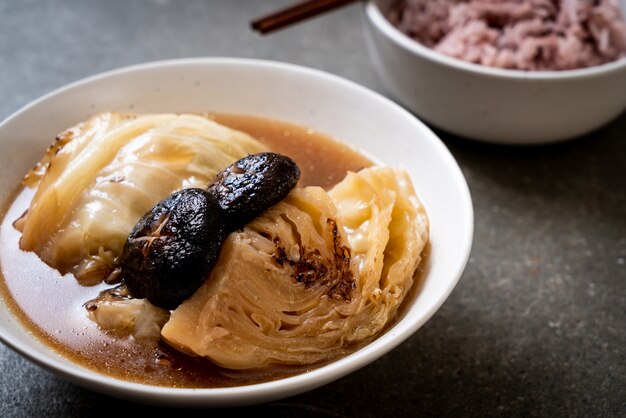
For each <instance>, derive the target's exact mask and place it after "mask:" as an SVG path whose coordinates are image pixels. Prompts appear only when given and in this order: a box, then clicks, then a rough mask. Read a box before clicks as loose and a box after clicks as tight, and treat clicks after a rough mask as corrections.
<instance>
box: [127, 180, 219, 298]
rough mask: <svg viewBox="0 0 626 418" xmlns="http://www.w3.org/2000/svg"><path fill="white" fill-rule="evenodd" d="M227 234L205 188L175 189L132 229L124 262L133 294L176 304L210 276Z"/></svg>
mask: <svg viewBox="0 0 626 418" xmlns="http://www.w3.org/2000/svg"><path fill="white" fill-rule="evenodd" d="M225 236H226V229H225V225H224V222H223V217H222V210H221V208H220V205H219V203H218V202H217V200H216V199H215V198H214V197H213V195H211V194H210V193H208V192H207V191H205V190H202V189H197V188H190V189H183V190H180V191H178V192H175V193H173V194H172V195H170V196H168V197H167V198H165V199H163V200H162V201H160V202H159V203H158V204H157V205H156V206H154V207H153V208H152V209H151V210H150V211H148V213H146V214H145V215H144V216H143V217H142V218H141V219H140V220H139V222H138V223H137V224H136V225H135V227H134V228H133V230H132V231H131V233H130V234H129V236H128V238H127V240H126V243H125V245H124V249H123V252H122V256H121V258H120V264H121V268H122V280H123V281H124V283H125V284H126V286H127V287H128V290H129V291H130V293H131V295H133V297H136V298H147V299H148V300H149V301H150V302H151V303H152V304H154V305H156V306H159V307H161V308H165V309H174V308H176V307H177V306H178V305H179V304H180V303H181V302H182V301H183V300H185V299H187V298H188V297H189V296H191V295H192V294H193V293H194V292H195V291H196V290H197V289H198V288H199V287H200V286H201V285H202V283H204V281H205V280H206V278H207V277H208V276H209V273H210V272H211V269H212V268H213V266H214V265H215V262H216V261H217V258H218V257H219V253H220V250H221V247H222V243H223V241H224V238H225Z"/></svg>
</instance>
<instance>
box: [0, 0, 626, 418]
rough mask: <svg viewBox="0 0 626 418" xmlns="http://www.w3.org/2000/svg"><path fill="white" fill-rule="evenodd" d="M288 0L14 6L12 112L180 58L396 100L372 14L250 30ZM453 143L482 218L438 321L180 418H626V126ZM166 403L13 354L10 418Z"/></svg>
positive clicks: (5, 52) (6, 389) (5, 384)
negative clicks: (231, 63) (319, 73)
mask: <svg viewBox="0 0 626 418" xmlns="http://www.w3.org/2000/svg"><path fill="white" fill-rule="evenodd" d="M289 3H290V1H289V0H265V1H258V0H256V1H255V0H231V1H226V0H158V1H157V0H153V1H149V0H108V1H105V0H99V1H98V0H91V1H81V0H74V1H69V0H68V1H57V0H47V1H26V0H0V92H2V100H1V101H0V119H3V118H5V117H7V116H8V115H10V114H11V113H12V112H14V111H16V110H17V109H19V108H20V107H21V106H23V105H25V104H27V103H28V102H30V101H31V100H33V99H35V98H37V97H38V96H40V95H42V94H44V93H47V92H49V91H51V90H52V89H55V88H57V87H60V86H62V85H64V84H66V83H68V82H72V81H74V80H76V79H79V78H82V77H85V76H89V75H92V74H95V73H98V72H101V71H104V70H109V69H113V68H117V67H120V66H125V65H129V64H135V63H140V62H145V61H152V60H159V59H166V58H176V57H192V56H236V57H255V58H263V59H272V60H279V61H287V62H292V63H296V64H302V65H307V66H311V67H315V68H319V69H322V70H326V71H330V72H332V73H335V74H338V75H340V76H343V77H346V78H348V79H351V80H354V81H356V82H358V83H360V84H363V85H365V86H367V87H370V88H372V89H373V90H376V91H379V92H381V93H383V94H385V91H384V90H383V88H382V86H381V85H380V84H379V82H378V80H377V79H376V75H375V74H374V72H373V69H372V68H371V65H370V61H369V58H368V55H367V51H366V49H365V44H364V40H363V36H362V28H361V10H360V7H359V6H358V5H354V6H348V7H345V8H343V9H342V10H340V11H338V12H335V13H332V14H328V15H326V16H323V17H320V18H318V19H314V20H311V21H309V22H306V23H302V24H300V25H298V26H297V27H292V28H288V29H285V30H283V31H280V32H276V33H275V34H272V35H269V36H266V37H262V36H259V35H257V34H255V33H253V32H251V31H250V30H249V21H250V20H252V19H253V18H255V17H257V16H260V15H263V14H265V13H268V12H271V11H273V10H275V9H276V8H278V7H281V6H284V5H287V4H289ZM621 87H623V86H621ZM616 88H620V86H616ZM625 94H626V92H625ZM440 136H441V137H442V139H443V140H444V142H445V143H446V145H447V146H448V147H449V148H450V150H451V151H452V153H453V154H454V156H455V157H456V158H457V160H458V161H459V164H460V165H461V167H462V169H463V172H464V173H465V175H466V176H467V180H468V182H469V185H470V189H471V192H472V196H473V200H474V205H475V212H476V232H475V241H474V247H473V250H472V254H471V258H470V260H469V263H468V266H467V269H466V271H465V273H464V275H463V277H462V278H461V280H460V282H459V284H458V286H457V288H456V289H455V290H454V292H453V293H452V295H451V296H450V298H449V299H448V301H447V302H446V303H445V304H444V306H443V307H442V308H441V309H440V311H439V312H437V314H436V315H435V316H434V317H433V318H432V319H431V320H430V321H429V322H428V323H427V324H426V325H425V326H424V327H423V328H422V329H420V330H419V331H418V332H417V333H416V334H415V335H414V336H413V337H411V338H410V339H409V340H408V341H406V342H405V343H404V344H402V345H401V346H400V347H398V348H397V349H396V350H394V351H392V352H391V353H390V354H388V355H387V356H385V357H383V358H382V359H380V360H379V361H377V362H375V363H373V364H371V365H370V366H368V367H366V368H364V369H362V370H360V371H358V372H356V373H354V374H352V375H350V376H347V377H345V378H343V379H341V380H339V381H336V382H334V383H332V384H329V385H327V386H324V387H322V388H319V389H317V390H314V391H312V392H309V393H305V394H303V395H300V396H296V397H293V398H290V399H285V400H283V401H279V402H274V403H270V404H265V405H257V406H253V407H248V408H243V409H241V410H217V411H198V410H189V411H185V410H182V411H173V413H174V414H177V415H191V416H194V415H198V416H208V415H207V414H211V416H221V415H222V414H223V415H230V414H233V413H243V414H246V415H248V416H259V415H260V416H265V415H271V416H273V417H291V416H293V417H326V416H327V417H384V416H394V417H395V416H420V415H424V416H438V417H439V416H450V417H457V416H480V417H484V416H507V417H510V416H549V417H557V416H564V417H565V416H567V417H578V416H580V417H587V416H589V417H592V416H593V417H601V416H602V417H612V416H624V415H625V414H626V351H625V347H626V115H622V116H621V117H620V118H618V119H617V120H616V121H615V122H613V123H612V124H610V125H608V126H606V127H605V128H602V129H601V130H599V131H597V132H595V133H593V134H590V135H588V136H587V137H585V138H581V139H578V140H575V141H571V142H567V143H563V144H560V145H553V146H541V147H533V148H522V149H520V148H510V147H500V146H491V145H483V144H478V143H474V142H468V141H465V140H462V139H459V138H455V137H452V136H450V135H447V134H445V133H442V132H440ZM163 410H164V408H158V409H157V408H153V407H150V406H145V405H139V404H133V403H130V402H125V401H120V400H117V399H113V398H109V397H107V396H103V395H100V394H97V393H94V392H91V391H89V390H86V389H83V388H81V387H78V386H75V385H73V384H70V383H67V382H66V381H64V380H61V379H59V378H57V377H56V376H53V375H52V374H50V373H48V372H47V371H44V370H42V369H40V368H39V367H37V366H35V365H33V364H31V363H30V362H28V361H27V360H25V359H23V358H22V357H20V356H19V355H17V354H16V353H14V352H13V351H11V350H10V349H9V348H8V347H6V346H4V345H1V344H0V416H2V417H30V416H48V417H53V416H93V415H102V414H103V413H109V412H112V413H116V411H125V412H129V413H133V412H138V413H150V412H158V411H163ZM165 412H167V410H165Z"/></svg>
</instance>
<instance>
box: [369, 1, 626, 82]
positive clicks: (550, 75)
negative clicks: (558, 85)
mask: <svg viewBox="0 0 626 418" xmlns="http://www.w3.org/2000/svg"><path fill="white" fill-rule="evenodd" d="M378 3H379V1H378V0H367V1H366V2H365V3H364V4H363V6H362V7H363V9H364V14H365V16H366V17H367V19H368V20H369V21H370V22H371V24H372V25H373V26H374V27H375V28H376V29H378V30H379V31H380V32H381V33H382V34H383V35H384V36H385V37H386V38H387V39H388V40H390V41H391V42H393V43H394V44H396V45H397V46H399V47H400V48H402V49H404V50H406V51H407V52H409V53H411V54H413V55H417V56H420V57H422V58H425V59H427V60H429V61H431V62H433V63H436V64H440V65H444V66H447V67H452V68H454V69H458V70H462V71H466V72H468V73H473V74H475V75H479V76H486V77H495V78H504V79H511V80H573V79H582V78H593V77H601V76H605V75H608V74H611V73H614V72H618V71H624V70H626V57H622V58H619V59H617V60H615V61H612V62H608V63H605V64H600V65H595V66H592V67H586V68H578V69H573V70H558V71H557V70H554V71H543V70H542V71H524V70H512V69H504V68H497V67H489V66H486V65H481V64H475V63H472V62H469V61H464V60H462V59H459V58H455V57H451V56H447V55H445V54H442V53H441V52H437V51H434V50H433V49H431V48H428V47H426V46H424V45H422V44H420V43H419V42H417V41H415V40H413V39H411V38H410V37H408V36H407V35H405V34H404V33H402V32H401V31H400V30H398V29H397V28H396V27H395V26H393V25H392V24H391V22H390V21H389V20H388V19H387V18H386V17H385V16H384V14H383V12H382V10H381V9H380V7H379V5H378Z"/></svg>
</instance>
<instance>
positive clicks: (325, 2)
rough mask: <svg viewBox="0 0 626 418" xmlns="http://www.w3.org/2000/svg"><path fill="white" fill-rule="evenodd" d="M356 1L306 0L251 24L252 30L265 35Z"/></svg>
mask: <svg viewBox="0 0 626 418" xmlns="http://www.w3.org/2000/svg"><path fill="white" fill-rule="evenodd" d="M356 1H358V0H307V1H304V2H302V3H299V4H296V5H294V6H290V7H287V8H285V9H283V10H279V11H277V12H275V13H272V14H269V15H267V16H263V17H261V18H259V19H256V20H254V21H252V22H251V26H252V29H254V30H256V31H258V32H260V33H261V34H267V33H270V32H274V31H276V30H278V29H282V28H284V27H286V26H289V25H292V24H294V23H298V22H301V21H303V20H305V19H309V18H312V17H314V16H317V15H319V14H321V13H324V12H328V11H330V10H333V9H336V8H338V7H341V6H345V5H347V4H349V3H354V2H356Z"/></svg>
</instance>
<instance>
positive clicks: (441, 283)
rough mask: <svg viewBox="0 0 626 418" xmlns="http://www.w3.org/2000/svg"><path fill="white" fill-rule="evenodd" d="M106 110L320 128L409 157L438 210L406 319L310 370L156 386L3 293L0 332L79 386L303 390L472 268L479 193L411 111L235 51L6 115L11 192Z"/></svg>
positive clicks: (181, 400)
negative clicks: (65, 349)
mask: <svg viewBox="0 0 626 418" xmlns="http://www.w3.org/2000/svg"><path fill="white" fill-rule="evenodd" d="M108 110H113V111H135V112H202V111H218V112H226V113H242V114H251V115H258V116H266V117H271V118H275V119H281V120H284V121H288V122H292V123H296V124H300V125H306V126H310V127H314V128H315V129H316V130H318V131H320V132H324V133H327V134H329V135H331V136H333V137H335V138H337V139H339V140H342V141H344V142H345V143H348V144H350V145H352V146H354V147H356V148H357V149H360V150H363V151H364V152H365V153H367V154H369V155H371V156H375V158H376V159H377V160H378V161H379V162H382V163H384V164H388V165H402V166H405V167H406V168H407V169H408V170H409V172H410V174H411V176H412V178H413V181H414V182H415V186H416V189H417V191H418V194H419V196H420V198H421V199H422V201H423V203H424V205H425V207H426V209H427V211H428V214H429V216H430V222H431V255H430V257H429V259H430V265H429V271H428V273H427V276H426V278H425V281H424V283H423V286H422V288H421V289H420V290H419V293H418V294H417V296H416V298H415V299H414V300H413V301H412V302H411V304H410V306H409V308H408V309H407V310H406V312H405V314H404V315H403V317H402V318H401V319H400V320H399V321H398V322H397V323H396V324H395V326H393V328H391V329H390V330H389V331H388V332H386V333H385V334H384V335H382V336H381V337H380V338H378V339H377V340H375V341H374V342H372V343H371V344H369V345H368V346H366V347H364V348H363V349H361V350H359V351H357V352H355V353H354V354H352V355H349V356H347V357H345V358H342V359H340V360H338V361H336V362H334V363H332V364H329V365H327V366H324V367H321V368H319V369H317V370H314V371H311V372H309V373H305V374H301V375H298V376H294V377H290V378H286V379H283V380H279V381H274V382H269V383H261V384H255V385H250V386H240V387H234V388H225V389H175V388H164V387H153V386H148V385H142V384H136V383H129V382H125V381H122V380H117V379H114V378H111V377H107V376H104V375H101V374H98V373H96V372H94V371H92V370H88V369H86V368H83V367H81V366H79V365H77V364H74V363H72V362H71V361H69V360H67V359H65V358H63V357H61V356H59V355H58V354H56V353H55V352H54V351H52V350H51V349H50V348H49V347H47V346H46V345H44V344H42V343H41V342H40V341H38V340H37V339H36V338H34V337H33V336H32V335H31V334H30V333H28V332H27V331H26V330H25V329H24V328H23V327H22V325H21V324H20V322H19V321H18V320H17V319H16V318H14V317H13V316H12V315H11V314H10V312H9V311H8V310H7V306H6V304H5V303H4V302H1V301H0V339H1V340H2V341H3V342H4V343H5V344H7V345H8V346H10V347H12V348H13V349H14V350H15V351H17V352H18V353H20V354H22V355H23V356H25V357H26V358H28V359H30V360H32V361H33V362H35V363H37V364H39V365H41V366H43V367H45V368H47V369H49V370H51V371H53V372H55V373H57V374H59V375H60V376H62V377H64V378H67V379H69V380H71V381H73V382H75V383H77V384H80V385H83V386H85V387H88V388H91V389H93V390H95V391H98V392H102V393H105V394H108V395H112V396H116V397H120V398H125V399H129V400H134V401H139V402H144V403H151V404H158V405H168V406H180V407H209V406H234V405H247V404H253V403H259V402H267V401H271V400H275V399H279V398H284V397H287V396H291V395H295V394H298V393H301V392H304V391H307V390H310V389H313V388H315V387H318V386H321V385H324V384H326V383H329V382H331V381H333V380H335V379H338V378H340V377H342V376H344V375H346V374H348V373H351V372H353V371H355V370H357V369H359V368H361V367H363V366H365V365H367V364H369V363H371V362H373V361H374V360H376V359H378V358H379V357H381V356H382V355H384V354H385V353H387V352H389V351H390V350H391V349H393V348H394V347H396V346H397V345H398V344H400V343H402V342H403V341H404V340H406V339H407V338H408V337H410V336H411V334H413V333H414V332H415V331H417V330H418V328H420V327H421V326H422V325H423V324H424V323H425V322H426V321H427V320H428V319H429V318H430V317H431V316H432V315H433V314H434V313H435V311H437V309H438V308H439V307H440V306H441V304H442V303H443V302H444V301H445V299H446V298H447V297H448V295H449V294H450V292H451V291H452V289H453V288H454V286H455V284H456V283H457V280H458V279H459V277H460V276H461V273H462V272H463V269H464V267H465V264H466V261H467V257H468V254H469V251H470V247H471V243H472V236H473V211H472V202H471V198H470V194H469V191H468V187H467V184H466V182H465V179H464V177H463V174H462V173H461V171H460V169H459V167H458V165H457V163H456V162H455V160H454V158H453V157H452V155H451V154H450V153H449V152H448V150H447V149H446V147H445V146H444V145H443V143H442V142H441V141H440V140H439V139H438V138H437V137H436V136H435V135H434V134H433V132H431V130H430V129H428V128H427V127H426V126H425V125H424V124H423V123H421V122H420V121H419V120H417V119H415V117H414V116H412V115H411V114H410V113H408V112H407V111H405V110H404V109H402V108H401V107H399V106H398V105H396V104H395V103H393V102H391V101H389V100H387V99H385V98H384V97H382V96H380V95H378V94H376V93H373V92H371V91H369V90H367V89H365V88H363V87H361V86H358V85H356V84H354V83H352V82H349V81H346V80H344V79H341V78H339V77H336V76H333V75H330V74H327V73H323V72H320V71H316V70H311V69H307V68H302V67H298V66H293V65H288V64H282V63H275V62H267V61H256V60H245V59H228V58H222V59H220V58H215V59H211V58H206V59H187V60H174V61H163V62H155V63H148V64H144V65H139V66H133V67H128V68H122V69H119V70H116V71H111V72H107V73H104V74H100V75H96V76H94V77H90V78H87V79H85V80H81V81H79V82H76V83H74V84H71V85H69V86H67V87H63V88H61V89H59V90H57V91H55V92H53V93H51V94H48V95H47V96H45V97H43V98H41V99H39V100H36V101H35V102H33V103H32V104H30V105H28V106H26V107H24V108H23V109H21V110H19V111H18V112H17V113H15V114H14V115H13V116H11V117H9V118H8V119H7V120H5V121H4V122H3V123H2V124H0V190H2V193H3V195H2V198H3V199H6V198H7V197H8V191H10V190H13V189H14V188H15V186H16V185H17V184H18V183H19V182H20V180H21V178H22V176H23V175H24V174H25V173H26V171H27V170H28V169H29V168H30V167H31V166H32V165H33V163H35V162H36V161H38V160H39V158H40V157H41V155H42V153H43V152H44V151H45V149H46V147H47V146H48V145H49V143H50V142H51V139H52V138H54V136H55V135H56V134H57V133H59V132H61V131H62V130H64V129H65V128H67V127H69V126H72V125H74V124H75V123H77V122H79V121H81V120H84V119H86V118H88V117H89V116H91V115H92V114H94V113H96V112H100V111H108ZM2 261H3V262H10V260H2ZM381 390H384V388H381Z"/></svg>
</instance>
